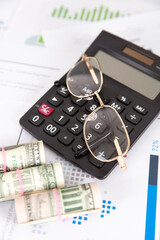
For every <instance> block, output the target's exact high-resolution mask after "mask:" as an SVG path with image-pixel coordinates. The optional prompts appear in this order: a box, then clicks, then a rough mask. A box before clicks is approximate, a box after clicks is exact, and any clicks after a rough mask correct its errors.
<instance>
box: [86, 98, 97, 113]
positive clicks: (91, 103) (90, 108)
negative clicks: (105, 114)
mask: <svg viewBox="0 0 160 240" xmlns="http://www.w3.org/2000/svg"><path fill="white" fill-rule="evenodd" d="M98 107H99V104H98V103H96V102H95V101H93V100H90V101H89V102H88V103H87V105H86V110H87V111H88V112H93V111H94V110H95V109H96V108H98Z"/></svg>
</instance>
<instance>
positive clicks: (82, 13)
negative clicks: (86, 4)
mask: <svg viewBox="0 0 160 240" xmlns="http://www.w3.org/2000/svg"><path fill="white" fill-rule="evenodd" d="M84 13H85V8H83V9H82V12H81V15H80V20H83V17H84Z"/></svg>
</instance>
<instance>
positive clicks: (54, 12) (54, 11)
mask: <svg viewBox="0 0 160 240" xmlns="http://www.w3.org/2000/svg"><path fill="white" fill-rule="evenodd" d="M56 12H57V9H56V8H55V9H54V10H53V12H52V17H54V16H55V15H56Z"/></svg>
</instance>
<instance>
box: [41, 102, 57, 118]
mask: <svg viewBox="0 0 160 240" xmlns="http://www.w3.org/2000/svg"><path fill="white" fill-rule="evenodd" d="M38 111H39V112H40V113H41V114H43V115H44V116H46V117H48V116H49V115H51V113H52V112H53V111H54V109H53V108H52V107H50V106H48V105H47V104H45V103H43V104H42V105H41V106H40V107H39V108H38Z"/></svg>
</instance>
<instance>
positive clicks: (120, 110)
mask: <svg viewBox="0 0 160 240" xmlns="http://www.w3.org/2000/svg"><path fill="white" fill-rule="evenodd" d="M109 105H110V106H111V107H113V108H114V109H115V110H116V111H117V112H118V113H121V112H122V111H123V110H124V107H123V106H122V105H121V104H119V103H117V102H115V101H114V102H110V103H109Z"/></svg>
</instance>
